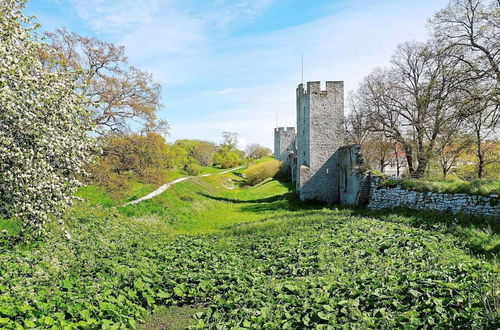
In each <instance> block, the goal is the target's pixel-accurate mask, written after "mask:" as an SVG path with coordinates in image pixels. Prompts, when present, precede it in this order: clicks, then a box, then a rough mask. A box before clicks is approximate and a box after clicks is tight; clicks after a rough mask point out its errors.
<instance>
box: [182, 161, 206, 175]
mask: <svg viewBox="0 0 500 330" xmlns="http://www.w3.org/2000/svg"><path fill="white" fill-rule="evenodd" d="M202 171H203V168H202V167H201V166H200V165H199V164H197V163H189V164H186V166H184V172H186V174H188V175H191V176H196V175H199V174H200V173H201V172H202Z"/></svg>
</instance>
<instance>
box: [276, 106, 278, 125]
mask: <svg viewBox="0 0 500 330" xmlns="http://www.w3.org/2000/svg"><path fill="white" fill-rule="evenodd" d="M276 128H278V110H276Z"/></svg>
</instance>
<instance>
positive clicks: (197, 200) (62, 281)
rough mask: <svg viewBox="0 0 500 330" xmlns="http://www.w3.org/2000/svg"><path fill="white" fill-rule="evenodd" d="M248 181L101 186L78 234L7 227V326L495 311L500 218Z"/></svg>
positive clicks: (439, 321)
mask: <svg viewBox="0 0 500 330" xmlns="http://www.w3.org/2000/svg"><path fill="white" fill-rule="evenodd" d="M243 186H244V182H243V181H242V179H241V178H240V177H239V176H238V175H235V174H224V175H220V176H211V177H205V178H196V179H192V180H188V181H183V182H181V183H179V184H177V185H175V186H173V187H171V189H169V190H167V191H166V192H165V193H163V194H162V195H160V196H158V197H156V198H154V199H152V200H149V201H145V202H143V203H140V204H137V205H131V206H127V207H118V208H114V207H110V205H116V204H113V203H109V202H108V200H109V199H111V198H110V197H109V196H106V195H105V194H104V195H103V194H101V193H99V195H98V194H96V195H98V196H95V198H94V199H93V200H91V201H87V202H82V203H81V204H79V205H78V206H76V207H74V208H73V209H72V211H71V215H70V218H71V219H70V220H69V221H68V225H69V226H70V230H71V232H72V234H73V239H72V240H71V241H67V240H65V239H63V238H62V237H61V235H58V234H57V233H54V234H53V235H52V236H50V237H48V238H47V239H46V240H45V241H43V242H37V243H32V244H23V243H19V242H17V241H15V240H14V239H4V240H3V241H1V240H0V327H5V328H16V327H17V328H20V327H25V328H33V327H38V328H51V327H55V328H64V327H67V328H70V329H71V328H131V327H137V326H140V325H141V323H142V321H144V320H147V323H145V324H143V325H142V326H144V327H145V328H149V329H154V328H162V327H164V326H165V325H168V326H170V327H174V328H183V327H185V326H191V327H199V328H206V327H208V328H213V327H216V326H217V327H219V328H233V327H245V328H271V329H272V328H276V329H278V328H279V329H281V328H307V327H321V326H324V327H326V326H331V327H341V326H346V325H349V326H350V327H354V328H381V327H382V328H389V327H391V328H392V327H406V328H417V327H436V326H440V327H445V328H449V327H467V328H481V327H484V328H488V327H489V328H494V327H497V326H498V325H499V323H498V321H499V319H498V317H499V315H498V310H497V309H496V308H497V307H498V305H496V304H498V303H499V302H498V271H499V269H498V263H497V262H496V259H495V258H496V255H497V253H498V249H499V246H500V244H499V243H500V240H499V232H500V231H499V228H498V223H497V222H489V223H488V221H489V220H488V219H482V218H472V217H465V216H464V217H460V216H457V217H455V216H451V215H450V216H448V215H443V214H437V213H419V212H414V211H413V212H411V213H409V212H407V211H405V210H397V211H391V212H388V211H385V212H368V211H363V210H354V209H347V208H346V209H342V208H340V209H339V208H324V207H322V206H319V205H303V204H299V203H297V202H296V201H295V200H294V198H293V195H292V194H291V193H290V192H289V191H290V190H289V186H288V185H287V184H283V183H281V182H278V181H275V180H270V181H266V182H264V183H262V184H260V185H257V186H255V187H250V188H244V187H243ZM91 195H92V194H91ZM99 200H100V201H101V202H99ZM151 312H153V315H152V316H148V315H149V314H151Z"/></svg>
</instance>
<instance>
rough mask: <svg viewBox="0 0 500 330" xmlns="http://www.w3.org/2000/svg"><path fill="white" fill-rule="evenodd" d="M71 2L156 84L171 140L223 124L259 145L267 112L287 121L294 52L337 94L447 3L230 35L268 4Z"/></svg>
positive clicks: (295, 72)
mask: <svg viewBox="0 0 500 330" xmlns="http://www.w3.org/2000/svg"><path fill="white" fill-rule="evenodd" d="M72 1H73V2H74V3H75V4H76V7H77V9H78V12H79V13H80V16H81V17H83V18H85V19H86V20H87V21H88V22H89V24H90V25H91V26H92V28H93V29H95V30H96V31H97V32H99V33H108V34H110V35H111V36H112V37H113V38H114V41H116V42H118V43H121V44H124V45H125V46H126V47H127V53H128V55H129V57H130V59H131V61H132V63H133V64H135V65H138V66H140V67H141V68H144V69H147V70H149V71H151V72H153V74H154V76H155V79H157V80H159V81H160V83H162V84H163V85H164V89H165V95H166V96H165V98H164V103H165V105H166V108H167V111H166V112H163V111H162V112H161V113H160V115H162V116H163V117H165V118H166V119H168V120H170V123H171V126H172V138H173V139H176V138H181V137H185V138H205V139H213V140H219V139H220V134H221V132H222V131H228V130H229V131H237V132H239V133H240V136H241V138H242V139H244V140H245V141H248V142H249V143H253V142H257V143H261V144H264V145H267V146H269V147H270V146H271V145H272V141H273V138H272V135H273V132H272V128H273V127H274V125H275V122H276V111H279V124H280V126H295V88H296V86H297V84H298V83H299V82H300V79H301V73H300V54H301V53H303V54H304V69H305V70H304V80H305V81H308V80H322V81H325V80H344V81H345V88H346V94H347V91H348V90H350V89H354V88H356V87H357V84H358V82H359V81H360V80H361V78H362V77H363V76H365V75H366V74H368V73H369V72H370V71H371V70H372V69H373V68H374V67H375V66H380V65H386V64H387V63H388V62H389V60H390V56H391V54H392V52H393V50H394V48H395V46H396V45H397V44H398V43H401V42H404V41H406V40H411V39H423V38H425V36H426V31H425V28H424V25H425V20H426V18H427V17H429V16H431V15H432V13H433V12H435V11H436V10H437V9H439V8H441V7H443V6H444V5H445V4H446V2H447V0H428V1H419V2H415V1H400V0H379V1H369V0H360V1H350V2H347V1H346V2H344V3H343V6H342V8H343V9H342V10H341V11H338V8H337V9H336V11H334V12H333V14H331V15H330V16H328V17H325V18H323V19H320V20H317V21H314V22H310V23H308V24H304V25H300V26H294V27H291V28H287V29H283V30H279V31H273V32H268V33H263V34H256V35H246V36H242V37H230V36H229V35H227V34H225V32H226V31H229V30H230V29H231V28H232V27H233V26H241V25H243V24H246V23H248V22H251V21H252V20H253V19H255V18H256V17H258V16H259V15H260V14H262V13H263V12H264V11H265V10H266V9H267V8H269V6H270V5H271V4H272V2H273V1H272V0H254V1H251V0H238V1H233V0H211V1H202V2H201V3H200V1H196V2H190V1H187V0H182V1H181V0H151V1H146V0H134V1H132V0H122V1H118V0H114V1H110V0H72ZM227 86H231V87H227ZM172 94H174V95H175V97H172V96H171V95H172ZM181 94H182V95H181ZM197 102H198V103H197ZM188 104H189V106H188Z"/></svg>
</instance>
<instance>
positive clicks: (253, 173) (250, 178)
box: [243, 159, 281, 185]
mask: <svg viewBox="0 0 500 330" xmlns="http://www.w3.org/2000/svg"><path fill="white" fill-rule="evenodd" d="M280 168H281V162H280V161H279V160H276V159H273V160H270V161H267V162H264V163H260V164H257V165H253V166H250V167H249V168H247V169H246V170H245V171H244V172H243V175H244V176H245V178H246V180H247V182H248V184H250V185H256V184H258V183H260V182H262V181H264V180H265V179H268V178H272V177H274V176H275V175H276V174H278V172H279V171H280Z"/></svg>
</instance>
